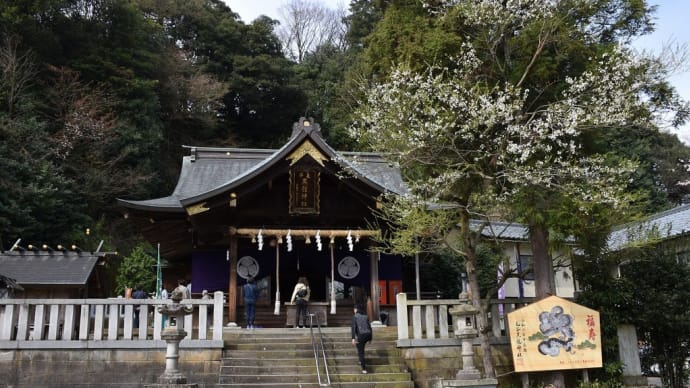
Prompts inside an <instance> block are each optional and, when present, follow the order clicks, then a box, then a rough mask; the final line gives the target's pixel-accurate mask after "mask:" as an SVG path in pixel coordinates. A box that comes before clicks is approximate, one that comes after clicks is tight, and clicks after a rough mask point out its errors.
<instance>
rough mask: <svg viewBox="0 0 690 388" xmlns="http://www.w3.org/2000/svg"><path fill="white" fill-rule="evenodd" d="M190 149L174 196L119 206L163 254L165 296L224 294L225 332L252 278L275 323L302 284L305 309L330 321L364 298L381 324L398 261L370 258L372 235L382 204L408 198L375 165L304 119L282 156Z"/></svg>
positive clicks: (394, 172)
mask: <svg viewBox="0 0 690 388" xmlns="http://www.w3.org/2000/svg"><path fill="white" fill-rule="evenodd" d="M186 148H187V149H188V150H189V155H188V156H185V157H184V158H183V161H182V168H181V172H180V177H179V179H178V182H177V186H176V187H175V189H174V191H173V193H172V194H171V195H169V196H167V197H163V198H156V199H150V200H143V201H134V200H119V204H120V205H121V206H122V207H123V208H124V211H125V217H126V218H128V219H129V220H131V221H132V222H133V224H134V225H135V227H137V228H139V230H141V232H142V233H143V234H144V236H145V237H146V238H147V239H148V240H149V241H150V242H151V243H153V244H160V248H161V256H162V257H163V258H164V259H165V262H166V263H167V268H165V269H164V284H165V285H166V287H167V288H170V287H172V286H174V283H175V282H176V280H177V278H180V277H182V278H186V279H187V280H189V281H191V284H192V292H193V294H197V293H200V292H201V290H208V291H209V292H213V291H227V292H228V295H229V298H228V319H229V321H230V322H237V321H238V309H239V308H240V305H241V304H242V297H241V295H240V290H241V286H242V285H243V284H244V283H245V281H246V279H247V278H248V277H255V278H256V280H257V283H258V285H259V288H260V300H259V304H263V305H269V306H274V308H275V312H274V313H275V314H283V313H284V311H282V310H283V309H282V308H281V306H282V305H284V303H285V302H289V301H290V298H291V296H292V290H293V287H294V284H295V283H296V281H297V279H298V277H301V276H304V277H306V278H307V279H308V281H309V283H310V288H311V290H312V297H311V300H312V301H314V302H323V303H328V305H329V306H330V310H331V313H334V310H335V309H336V305H337V304H339V303H342V304H344V305H347V304H351V303H356V302H357V303H359V302H363V301H366V300H367V298H371V301H372V306H373V311H372V312H373V313H374V314H375V315H374V316H378V312H379V304H380V303H383V304H388V303H390V304H394V303H395V302H394V299H395V297H394V295H391V296H390V297H389V296H388V293H387V291H388V288H387V285H389V284H393V285H395V289H396V290H397V291H402V289H401V282H402V263H401V258H400V257H395V256H385V255H379V254H377V253H372V250H371V249H370V248H371V246H372V244H375V242H374V240H375V237H376V236H378V235H380V234H381V233H382V231H381V230H380V229H379V227H378V226H377V227H372V225H377V222H376V219H375V216H374V211H375V209H376V208H377V207H378V206H379V202H380V201H381V200H382V197H383V195H384V194H386V193H394V194H404V193H405V192H406V187H405V185H404V183H403V181H402V178H401V175H400V171H399V170H398V169H397V168H396V167H394V166H392V165H391V164H390V163H389V162H387V161H386V160H384V159H383V158H382V157H381V155H379V154H374V153H355V152H337V151H335V150H333V149H332V148H331V147H330V146H329V145H328V144H327V143H326V142H325V141H324V139H323V138H322V136H321V132H320V128H319V126H318V124H315V123H314V122H313V120H311V119H306V118H301V119H300V120H299V122H297V123H295V124H294V125H293V128H292V135H291V136H290V138H289V140H288V141H287V143H285V144H284V145H283V147H281V148H280V149H277V150H265V149H240V148H208V147H186ZM381 298H383V299H381Z"/></svg>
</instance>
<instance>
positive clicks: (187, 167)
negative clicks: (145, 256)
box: [118, 118, 407, 213]
mask: <svg viewBox="0 0 690 388" xmlns="http://www.w3.org/2000/svg"><path fill="white" fill-rule="evenodd" d="M305 142H310V143H311V145H313V147H315V148H316V149H317V150H318V152H319V153H321V154H323V155H324V156H325V157H326V158H327V159H328V160H330V161H333V162H335V163H336V164H337V165H339V166H340V168H342V169H343V170H345V171H347V172H350V173H351V174H352V175H353V177H354V178H355V179H358V180H359V181H360V182H363V183H364V184H366V185H368V186H370V187H372V188H374V189H375V190H377V191H379V192H382V193H383V192H392V193H397V194H403V193H405V192H406V191H407V187H406V186H405V184H404V182H403V180H402V176H401V174H400V170H399V169H398V168H397V167H395V166H393V165H391V164H390V163H389V162H388V161H386V160H385V159H384V158H383V155H381V154H376V153H366V152H337V151H335V150H334V149H333V148H331V147H330V146H329V145H328V144H327V143H326V142H325V141H324V140H323V138H322V137H321V132H320V129H319V126H318V124H314V123H313V121H312V120H311V119H305V118H301V119H300V121H299V122H298V123H295V124H294V125H293V133H292V136H291V137H290V139H289V140H288V142H287V143H285V145H283V147H281V148H280V149H277V150H269V149H242V148H211V147H189V146H187V147H186V148H189V149H190V152H191V154H190V155H189V156H185V157H184V158H183V161H182V168H181V171H180V177H179V179H178V182H177V186H176V187H175V190H174V191H173V193H172V194H171V195H169V196H167V197H162V198H156V199H150V200H144V201H130V200H123V199H119V200H118V202H119V203H120V205H122V206H124V207H127V208H132V209H141V210H152V211H158V212H161V211H163V212H179V213H182V212H184V207H185V206H188V205H191V204H194V203H197V202H200V201H203V200H205V199H208V198H210V197H213V196H215V195H218V194H220V193H223V192H226V191H228V190H232V189H233V188H235V187H237V186H239V185H241V184H243V183H245V182H247V181H249V180H251V179H253V178H254V177H256V176H257V175H259V174H261V173H262V172H264V171H266V170H268V169H269V168H271V167H272V166H274V165H275V164H277V163H280V162H283V161H284V160H285V159H286V158H288V157H289V156H290V154H291V153H293V152H295V150H298V149H299V148H300V147H301V146H303V144H304V143H305Z"/></svg>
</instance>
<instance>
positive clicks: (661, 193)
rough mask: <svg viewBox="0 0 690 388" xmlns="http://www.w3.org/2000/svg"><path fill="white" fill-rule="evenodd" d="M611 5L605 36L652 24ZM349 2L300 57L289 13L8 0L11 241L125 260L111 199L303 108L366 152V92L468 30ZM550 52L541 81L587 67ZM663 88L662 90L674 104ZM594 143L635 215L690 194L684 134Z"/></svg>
mask: <svg viewBox="0 0 690 388" xmlns="http://www.w3.org/2000/svg"><path fill="white" fill-rule="evenodd" d="M429 3H434V2H429ZM604 3H606V5H602V7H609V9H608V10H607V12H602V15H608V16H607V18H603V17H602V18H601V19H599V20H598V23H600V24H599V28H601V29H602V31H601V36H607V37H608V39H629V38H630V37H631V36H635V35H637V34H642V33H645V32H646V31H649V29H651V28H653V25H652V24H651V21H650V20H651V19H650V15H651V10H650V9H648V8H645V7H644V6H640V5H639V3H640V2H628V1H623V0H619V1H608V2H604ZM427 5H428V4H427ZM348 8H349V12H348V13H347V15H345V16H344V17H343V18H342V19H341V20H340V21H341V24H340V27H341V28H342V30H341V32H340V34H332V35H329V36H328V38H327V39H321V40H319V42H320V43H319V45H316V46H313V47H312V46H310V47H305V48H303V49H302V51H301V52H300V53H299V55H295V54H294V52H290V50H289V49H288V47H287V46H286V44H287V43H288V42H287V41H286V40H285V36H289V34H287V35H280V34H279V33H278V31H279V27H281V26H283V27H285V26H288V25H290V24H289V23H288V21H283V23H282V24H280V23H279V22H278V21H277V20H271V19H268V18H262V19H258V20H255V21H250V22H246V21H242V20H240V19H239V17H238V15H237V14H235V13H233V11H232V9H230V8H228V7H227V6H226V5H225V4H224V3H223V2H222V1H220V0H170V1H153V0H93V1H87V0H42V1H28V0H26V1H24V0H19V1H7V0H5V1H0V26H1V27H0V69H1V70H2V71H1V72H0V85H1V87H0V171H1V172H2V173H1V175H0V177H1V178H2V179H0V242H1V244H2V248H3V249H8V248H9V246H10V245H11V244H12V243H13V242H14V241H15V240H16V239H17V238H21V239H22V240H23V241H25V242H27V243H29V242H33V243H35V244H38V243H48V244H58V243H62V244H71V243H76V244H80V245H86V246H88V245H89V244H91V245H95V244H96V243H97V241H99V240H104V241H105V244H106V248H108V249H113V250H118V251H120V252H121V253H123V254H127V253H128V252H129V250H131V248H132V247H133V246H134V245H135V244H136V242H137V240H138V236H137V235H136V231H132V230H131V229H130V228H129V225H127V224H126V220H124V219H122V216H121V213H120V212H119V210H118V209H117V208H116V206H115V199H116V198H130V199H146V198H153V197H157V196H164V195H167V194H169V193H170V191H171V190H172V188H173V185H174V184H175V182H176V180H177V173H178V171H179V163H180V160H181V159H180V158H181V155H182V153H183V150H182V147H181V146H182V145H202V146H249V147H277V146H280V145H282V144H283V142H284V141H285V140H286V139H287V137H288V136H289V134H290V129H291V125H292V123H293V122H294V121H295V120H296V119H297V118H298V117H300V116H305V115H306V116H313V117H315V118H316V120H317V121H319V122H320V123H321V126H322V128H323V131H324V133H325V135H326V137H327V139H328V141H329V143H330V144H331V145H333V146H334V147H335V148H338V149H358V148H360V147H361V145H359V144H358V143H357V141H356V140H354V139H353V138H351V137H350V136H349V135H348V132H347V129H348V127H349V125H350V122H351V119H352V113H353V112H354V110H355V108H357V106H358V104H359V102H360V101H361V98H362V92H361V91H362V90H363V88H362V86H363V85H367V84H368V83H369V82H372V81H381V80H384V79H386V78H387V77H388V76H389V74H390V72H391V67H392V66H393V65H398V64H405V65H407V66H408V67H409V68H410V69H416V70H421V69H423V68H425V67H426V66H428V65H429V64H435V65H443V66H448V65H450V64H452V61H451V58H453V55H454V54H455V53H457V52H459V49H460V47H461V46H462V44H463V39H465V36H466V33H467V31H464V30H463V27H462V23H461V21H460V20H457V19H456V20H453V19H452V18H441V17H439V15H438V14H437V13H434V12H433V10H431V9H429V7H427V6H425V5H424V4H423V2H420V1H418V0H388V1H384V0H369V1H367V0H352V1H351V2H350V3H349V4H348ZM609 11H610V12H609ZM607 28H608V30H607ZM318 31H321V32H319V33H325V32H323V31H325V30H323V29H322V30H318ZM606 34H609V35H606ZM281 37H282V39H281ZM322 38H323V37H322ZM518 43H519V42H518ZM601 44H602V45H605V44H606V42H601ZM575 50H578V48H577V47H572V48H568V49H567V50H564V51H575ZM511 58H513V60H515V61H523V62H524V61H526V60H528V59H529V58H522V57H520V55H519V54H516V55H511ZM548 58H549V60H548V61H546V62H542V63H539V66H540V68H539V71H538V72H536V74H537V76H536V77H535V78H534V79H531V80H529V81H530V82H533V83H535V84H538V83H540V82H548V77H549V74H550V73H549V72H551V71H557V69H569V68H577V67H578V63H575V62H569V61H571V60H572V58H573V56H571V55H563V56H559V53H556V52H554V53H550V55H549V57H548ZM584 59H585V57H584V56H582V57H580V58H579V60H584ZM503 70H504V69H499V68H497V69H493V70H492V71H493V72H495V74H498V73H500V72H501V71H503ZM504 76H505V77H507V78H511V77H514V75H510V74H504ZM658 81H659V82H658V83H656V84H654V85H651V84H650V85H649V88H650V90H651V92H652V95H653V96H655V98H657V99H659V100H660V101H672V100H673V99H674V98H675V96H674V95H673V93H672V92H673V91H672V89H671V88H670V87H669V86H668V85H666V84H665V83H663V82H661V80H658ZM685 113H687V112H685ZM640 114H646V113H645V112H641V113H640ZM682 119H683V117H682V115H680V116H678V122H680V121H682ZM588 144H590V145H591V147H593V148H596V147H605V148H608V149H609V150H610V151H613V152H614V153H620V155H622V156H624V157H626V158H632V159H635V160H636V161H638V162H639V168H638V170H637V171H636V173H635V176H636V179H635V180H634V181H633V182H632V184H631V190H635V191H638V192H639V193H641V196H640V198H639V200H638V202H637V203H636V204H635V206H636V208H635V211H633V212H630V213H629V215H630V216H635V215H641V214H647V213H650V212H654V211H658V210H661V209H664V208H667V207H669V206H672V205H673V204H676V203H678V202H679V201H680V200H681V199H682V198H683V196H684V195H685V194H686V193H687V190H688V189H687V187H688V185H685V184H681V183H684V182H687V181H688V179H690V177H689V176H688V171H687V168H686V161H687V157H688V156H687V155H688V149H687V147H685V146H684V145H683V144H681V143H680V142H679V141H678V139H677V138H676V137H674V136H671V135H668V134H665V133H664V132H660V131H659V130H658V129H657V128H634V129H631V128H621V129H620V130H617V131H607V132H606V133H605V135H604V134H601V135H600V134H597V136H596V137H595V138H592V139H591V142H589V143H588ZM621 221H622V220H621ZM87 228H89V229H90V234H88V235H87V234H86V233H85V230H86V229H87Z"/></svg>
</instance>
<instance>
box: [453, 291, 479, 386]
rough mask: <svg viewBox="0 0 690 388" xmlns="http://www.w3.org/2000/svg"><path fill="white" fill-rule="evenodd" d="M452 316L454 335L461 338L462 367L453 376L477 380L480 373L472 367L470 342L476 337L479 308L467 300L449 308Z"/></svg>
mask: <svg viewBox="0 0 690 388" xmlns="http://www.w3.org/2000/svg"><path fill="white" fill-rule="evenodd" d="M449 312H450V314H451V315H452V316H453V322H454V323H453V329H454V330H455V336H456V337H458V338H460V339H461V340H462V369H461V370H460V371H458V373H457V374H456V375H455V378H456V379H458V380H477V379H480V378H481V373H479V370H477V368H475V367H474V351H473V350H472V342H473V340H474V338H476V337H477V333H478V331H477V328H476V326H477V324H476V322H477V313H479V310H478V309H477V308H476V307H474V306H473V305H472V304H471V303H469V301H467V300H465V301H464V303H462V304H459V305H455V306H453V307H451V308H450V310H449Z"/></svg>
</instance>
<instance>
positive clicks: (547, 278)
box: [529, 225, 565, 388]
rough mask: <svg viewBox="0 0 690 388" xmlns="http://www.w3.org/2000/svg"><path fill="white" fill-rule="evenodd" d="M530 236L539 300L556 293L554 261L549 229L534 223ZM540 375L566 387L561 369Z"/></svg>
mask: <svg viewBox="0 0 690 388" xmlns="http://www.w3.org/2000/svg"><path fill="white" fill-rule="evenodd" d="M529 238H530V244H531V246H532V256H533V260H532V266H533V269H534V288H535V295H536V297H537V300H539V299H544V298H546V297H548V296H550V295H556V283H555V280H554V274H553V262H552V260H551V255H549V231H548V230H546V228H544V227H543V226H541V225H532V226H530V235H529ZM539 377H540V380H541V382H542V383H543V384H544V385H545V386H549V385H552V386H553V387H555V388H564V387H565V377H564V376H563V372H561V371H553V372H544V373H542V374H540V376H539Z"/></svg>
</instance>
